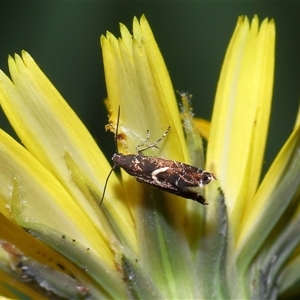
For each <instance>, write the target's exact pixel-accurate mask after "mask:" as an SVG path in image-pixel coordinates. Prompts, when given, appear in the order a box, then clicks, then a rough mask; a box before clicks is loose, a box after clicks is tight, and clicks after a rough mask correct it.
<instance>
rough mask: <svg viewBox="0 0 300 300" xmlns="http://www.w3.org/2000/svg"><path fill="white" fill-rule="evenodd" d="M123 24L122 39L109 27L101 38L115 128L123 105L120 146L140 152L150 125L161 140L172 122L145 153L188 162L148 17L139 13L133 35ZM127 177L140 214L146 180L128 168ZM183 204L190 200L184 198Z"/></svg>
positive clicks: (153, 137) (131, 201) (125, 150)
mask: <svg viewBox="0 0 300 300" xmlns="http://www.w3.org/2000/svg"><path fill="white" fill-rule="evenodd" d="M120 27H121V35H122V38H121V39H118V40H117V39H116V38H115V37H114V36H113V35H112V34H111V33H109V32H108V33H107V34H106V37H104V36H101V40H100V41H101V47H102V52H103V61H104V70H105V80H106V86H107V94H108V99H109V102H110V108H111V123H113V124H112V125H113V126H112V128H111V130H112V131H113V132H115V123H116V119H117V112H118V107H119V106H120V110H121V114H120V126H119V133H120V135H119V138H120V137H121V139H122V143H120V149H119V151H120V152H122V153H124V154H128V153H131V154H132V153H136V145H138V144H141V143H143V142H144V141H145V139H146V136H147V130H150V134H151V137H150V140H151V141H155V140H157V139H158V138H160V137H161V136H162V135H163V133H164V132H165V131H166V129H167V127H168V126H171V129H170V132H169V134H168V135H167V137H166V138H165V139H164V140H163V141H162V142H161V143H160V144H159V149H149V151H147V153H145V155H155V156H159V157H164V158H167V159H174V160H178V161H183V162H188V161H189V157H188V152H187V149H186V143H185V140H184V134H183V130H182V125H181V121H180V114H179V111H178V108H177V103H176V99H175V95H174V91H173V87H172V84H171V81H170V78H169V74H168V71H167V69H166V66H165V63H164V60H163V58H162V55H161V53H160V51H159V49H158V47H157V44H156V41H155V39H154V37H153V34H152V31H151V29H150V27H149V24H148V22H147V20H146V18H145V17H144V16H142V18H141V20H140V22H138V20H137V19H136V18H135V19H134V22H133V37H132V36H131V35H130V33H129V31H128V30H127V29H126V28H125V26H124V25H121V26H120ZM122 179H123V182H124V183H125V184H124V187H125V193H126V196H127V199H129V201H128V202H129V205H130V207H131V211H132V214H133V216H134V217H135V216H136V213H135V212H134V211H135V209H136V208H137V207H139V206H140V205H139V204H137V203H138V202H139V201H141V199H143V198H144V194H143V193H144V191H143V189H144V186H142V185H141V184H139V183H136V181H135V180H134V179H132V178H130V177H129V176H128V175H127V174H122ZM168 197H169V196H168ZM170 197H174V196H170ZM174 201H179V202H180V199H178V198H176V200H175V199H174ZM181 205H184V202H183V201H182V202H181ZM178 211H180V213H178ZM178 211H177V215H178V218H180V217H179V216H182V219H183V216H184V209H178Z"/></svg>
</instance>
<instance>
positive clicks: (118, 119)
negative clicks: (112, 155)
mask: <svg viewBox="0 0 300 300" xmlns="http://www.w3.org/2000/svg"><path fill="white" fill-rule="evenodd" d="M119 121H120V105H119V108H118V118H117V126H116V133H115V147H116V153H119V149H118V130H119ZM115 167H116V166H113V167H112V168H111V170H110V171H109V173H108V175H107V177H106V180H105V184H104V189H103V193H102V197H101V200H100V204H99V205H100V206H101V204H102V202H103V200H104V196H105V191H106V187H107V183H108V179H109V177H110V175H111V173H112V172H113V170H114V168H115Z"/></svg>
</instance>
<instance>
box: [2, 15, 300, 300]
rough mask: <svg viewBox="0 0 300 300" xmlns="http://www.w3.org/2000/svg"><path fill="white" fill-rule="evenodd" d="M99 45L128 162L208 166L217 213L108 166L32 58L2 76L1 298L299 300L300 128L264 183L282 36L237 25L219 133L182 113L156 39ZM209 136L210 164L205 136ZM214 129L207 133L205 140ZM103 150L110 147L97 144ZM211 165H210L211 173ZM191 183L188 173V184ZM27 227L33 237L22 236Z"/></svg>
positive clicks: (217, 111)
mask: <svg viewBox="0 0 300 300" xmlns="http://www.w3.org/2000/svg"><path fill="white" fill-rule="evenodd" d="M120 27H121V36H122V38H120V39H116V38H115V37H114V36H113V35H112V34H111V33H109V32H108V33H107V34H106V36H101V46H102V51H103V60H104V68H105V76H106V85H107V93H108V103H109V104H107V106H108V109H109V114H110V120H109V125H108V129H110V130H111V131H112V132H114V133H115V132H116V123H117V114H118V108H119V107H120V120H119V127H118V136H117V140H118V151H119V152H120V153H123V154H134V153H136V145H139V144H141V143H143V142H144V141H145V138H146V136H147V130H150V133H151V136H150V140H149V142H150V143H151V142H152V141H156V140H157V139H159V138H160V137H161V136H162V134H163V133H164V132H165V130H166V129H167V128H168V126H170V128H171V129H170V131H169V133H168V135H167V136H165V138H164V139H163V140H162V141H160V143H159V144H158V147H159V148H154V147H153V148H151V149H148V150H147V151H145V153H144V155H150V156H152V155H155V156H158V157H162V158H165V159H169V160H176V161H180V162H184V163H187V164H191V165H194V166H196V167H199V168H201V169H203V168H204V169H205V170H207V171H209V172H212V173H214V174H215V175H216V177H217V179H218V180H217V181H214V182H213V183H210V185H208V186H206V187H205V188H204V189H203V190H202V191H200V192H201V193H203V194H204V195H205V198H206V199H207V202H208V203H209V205H208V206H202V205H200V204H199V203H197V202H195V201H191V200H187V199H183V198H180V197H178V196H175V195H173V194H170V193H166V192H162V191H160V190H157V189H155V188H153V187H151V186H149V185H145V184H142V183H139V182H137V181H136V180H135V178H133V177H131V176H129V175H128V174H127V173H125V172H123V171H122V172H121V178H119V177H118V176H117V175H116V174H115V173H112V176H111V177H110V179H109V181H108V185H107V187H106V193H105V196H104V201H103V203H102V205H101V206H100V205H99V203H100V201H101V199H102V196H103V190H104V186H105V182H106V177H107V174H108V173H109V172H110V170H111V167H110V162H108V161H107V160H106V158H105V157H104V155H103V154H102V152H101V151H100V150H99V148H98V146H97V145H96V144H95V141H94V140H93V138H92V137H91V136H90V134H89V133H88V132H87V130H86V128H85V127H84V125H83V124H82V123H81V122H80V120H79V119H78V117H77V116H76V115H75V113H74V112H73V111H72V110H71V108H70V107H69V106H68V105H67V104H66V102H65V101H64V100H63V98H62V97H61V95H60V94H59V93H58V91H57V90H56V89H55V88H54V87H53V86H52V84H51V83H50V82H49V80H48V79H47V78H46V76H45V75H44V74H43V73H42V71H41V70H40V69H39V68H38V66H37V65H36V63H35V62H34V61H33V59H32V58H31V57H30V56H29V54H28V53H26V52H23V53H22V58H21V57H19V56H17V55H16V56H15V58H14V59H13V58H11V57H10V58H9V69H10V74H11V78H12V80H10V79H9V78H8V77H7V76H6V75H5V74H4V73H3V72H1V73H0V101H1V106H2V108H3V110H4V112H5V114H6V116H7V118H8V119H9V121H10V123H11V124H12V126H13V128H14V129H15V131H16V133H17V135H18V137H19V138H20V140H21V142H22V144H23V145H24V146H25V147H24V146H23V145H21V144H19V143H18V142H17V141H15V140H13V139H12V137H10V136H8V135H7V134H6V133H5V132H3V131H0V160H1V172H0V177H1V181H0V182H1V184H0V195H1V201H0V219H1V220H0V222H1V227H0V258H1V259H0V279H1V280H0V295H3V296H5V297H11V298H25V297H30V298H32V299H36V298H41V297H44V298H47V297H61V298H69V299H76V298H80V299H85V298H91V299H102V298H104V299H126V298H141V299H148V298H149V299H230V298H231V299H233V298H239V299H246V298H253V299H262V298H266V299H269V298H275V297H276V296H277V295H283V296H286V295H289V293H292V292H294V293H295V292H296V293H299V288H297V287H296V288H295V286H296V284H297V282H299V280H300V272H299V271H298V270H299V262H300V256H299V254H300V251H299V250H300V235H299V229H298V228H299V226H300V224H299V223H300V206H299V199H300V193H299V191H300V188H299V187H300V176H299V174H300V151H299V148H300V133H299V132H300V121H299V119H300V118H299V115H298V119H297V121H296V125H295V128H294V130H293V132H292V134H291V136H290V138H289V139H288V141H287V142H286V144H285V145H284V147H283V148H282V150H281V151H280V153H279V154H278V156H277V158H276V159H275V161H274V162H273V164H272V166H271V168H270V170H269V171H268V172H267V174H266V175H265V176H264V178H263V179H262V181H260V176H261V167H262V161H263V155H264V149H265V142H266V137H267V128H268V123H269V115H270V108H271V99H272V86H273V73H274V48H275V26H274V22H273V21H272V20H271V21H268V20H264V21H263V22H262V24H261V25H260V26H259V22H258V18H257V17H254V18H253V20H252V22H251V24H249V21H248V19H247V18H244V17H240V18H239V19H238V22H237V26H236V29H235V31H234V34H233V37H232V39H231V41H230V44H229V47H228V50H227V53H226V56H225V60H224V64H223V67H222V71H221V75H220V79H219V84H218V88H217V93H216V99H215V107H214V112H213V117H212V122H211V125H210V126H209V124H208V123H203V122H199V121H194V119H193V117H192V116H193V115H192V111H191V106H190V96H189V95H188V94H185V93H181V98H182V102H183V104H182V109H181V113H180V112H179V110H178V108H177V103H176V98H175V94H174V90H173V87H172V84H171V80H170V78H169V75H168V72H167V69H166V66H165V64H164V61H163V58H162V56H161V54H160V51H159V49H158V47H157V44H156V42H155V40H154V37H153V34H152V31H151V29H150V27H149V25H148V23H147V21H146V18H145V17H144V16H142V18H141V19H140V21H138V20H137V19H136V18H135V19H134V22H133V36H132V35H131V34H130V33H129V31H128V30H127V28H126V27H125V26H124V25H122V24H121V26H120ZM199 124H200V126H201V130H202V132H204V133H205V135H206V136H208V132H209V142H208V146H207V155H206V159H205V156H204V155H203V145H202V140H201V138H200V136H199V134H198V131H197V128H198V125H199ZM203 124H205V128H204V129H203V126H202V125H203ZM100 146H101V145H100ZM205 161H206V163H205ZM183 176H184V174H183ZM21 228H23V229H25V231H24V230H22V229H21Z"/></svg>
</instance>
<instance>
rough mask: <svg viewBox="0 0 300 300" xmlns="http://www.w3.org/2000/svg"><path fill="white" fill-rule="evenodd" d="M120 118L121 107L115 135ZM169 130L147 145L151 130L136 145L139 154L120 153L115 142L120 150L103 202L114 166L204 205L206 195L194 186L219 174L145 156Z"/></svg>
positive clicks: (142, 180) (114, 156)
mask: <svg viewBox="0 0 300 300" xmlns="http://www.w3.org/2000/svg"><path fill="white" fill-rule="evenodd" d="M119 117H120V107H119V110H118V120H117V127H116V136H118V126H119ZM169 130H170V127H168V128H167V130H166V131H165V133H164V134H163V135H162V136H161V137H160V138H159V139H158V140H157V141H155V142H154V143H151V144H149V145H148V146H145V145H146V144H147V143H148V141H149V138H150V131H149V130H148V131H147V138H146V140H145V141H144V142H143V143H142V144H139V145H137V146H136V152H137V154H122V153H119V152H118V148H117V142H116V149H117V152H116V153H115V154H114V155H113V157H112V161H113V163H114V166H113V167H112V169H111V171H110V173H109V174H108V177H107V179H106V182H105V186H104V191H103V196H102V199H101V202H100V205H101V203H102V201H103V198H104V193H105V189H106V186H107V182H108V178H109V176H110V175H111V173H112V171H113V170H114V168H115V167H120V168H122V169H123V170H124V171H125V172H127V173H128V174H129V175H131V176H133V177H134V178H135V179H136V180H137V181H139V182H142V183H147V184H149V185H152V186H154V187H156V188H159V189H161V190H164V191H166V192H168V193H171V194H175V195H177V196H180V197H183V198H186V199H191V200H195V201H197V202H199V203H201V204H203V205H207V204H208V203H207V202H206V200H205V198H204V197H203V195H202V194H200V193H198V192H197V191H196V190H195V188H198V187H200V188H203V187H204V186H205V185H207V184H209V183H210V182H211V181H213V180H215V179H216V177H215V176H214V174H212V173H210V172H207V171H204V170H201V169H199V168H197V167H194V166H191V165H188V164H185V163H182V162H179V161H175V160H170V159H164V158H161V157H156V156H147V155H144V153H143V152H144V151H146V150H148V149H151V148H158V147H157V144H158V143H159V142H160V141H161V140H162V139H164V138H165V137H166V135H167V134H168V132H169Z"/></svg>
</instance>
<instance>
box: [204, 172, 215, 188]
mask: <svg viewBox="0 0 300 300" xmlns="http://www.w3.org/2000/svg"><path fill="white" fill-rule="evenodd" d="M201 175H202V178H201V183H202V184H203V185H205V184H209V183H210V182H211V181H212V180H213V179H214V176H213V175H212V174H211V173H209V172H205V171H204V172H203V173H202V174H201Z"/></svg>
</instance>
